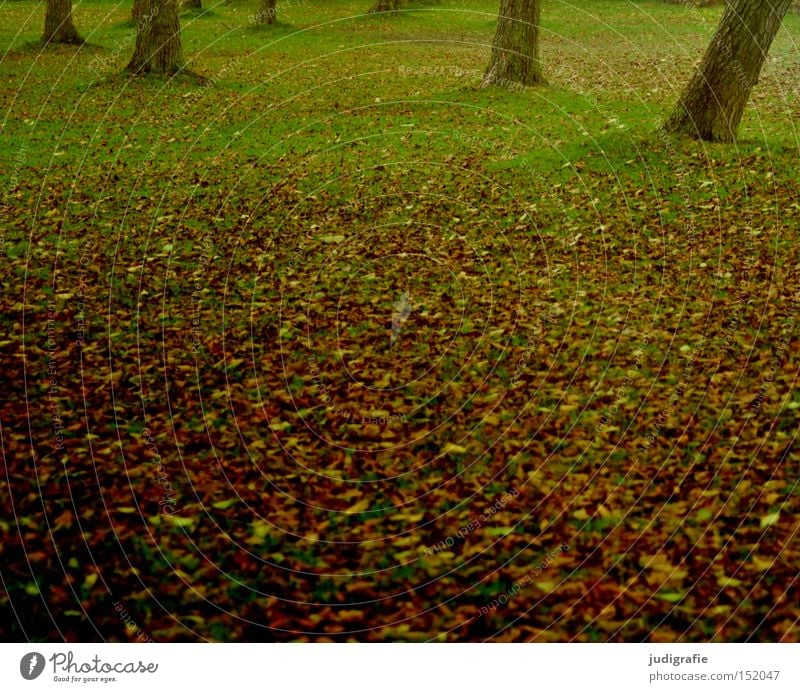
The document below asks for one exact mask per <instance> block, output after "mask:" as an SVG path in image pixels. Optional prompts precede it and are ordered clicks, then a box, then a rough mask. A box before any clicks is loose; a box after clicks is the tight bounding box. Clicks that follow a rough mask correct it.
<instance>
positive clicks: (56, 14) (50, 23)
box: [42, 0, 83, 43]
mask: <svg viewBox="0 0 800 692" xmlns="http://www.w3.org/2000/svg"><path fill="white" fill-rule="evenodd" d="M42 42H43V43H83V39H82V38H81V37H80V34H78V30H77V29H76V28H75V25H74V24H73V23H72V0H47V12H46V14H45V17H44V35H43V36H42Z"/></svg>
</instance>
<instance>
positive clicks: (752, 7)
mask: <svg viewBox="0 0 800 692" xmlns="http://www.w3.org/2000/svg"><path fill="white" fill-rule="evenodd" d="M791 4H792V0H730V2H729V4H728V6H727V8H726V9H725V13H724V14H723V16H722V21H721V22H720V24H719V27H718V28H717V33H716V34H715V36H714V38H713V39H712V40H711V43H710V45H709V46H708V49H707V50H706V54H705V56H704V57H703V61H702V63H701V64H700V67H699V68H698V69H697V71H696V72H695V74H694V76H693V77H692V79H691V80H690V81H689V84H688V86H687V87H686V89H685V90H684V92H683V94H682V95H681V98H680V100H679V101H678V103H677V105H676V106H675V109H674V110H673V111H672V114H671V115H670V117H669V118H668V119H667V122H666V123H665V124H664V128H665V129H666V130H667V131H668V132H675V133H682V134H687V135H691V136H692V137H696V138H699V139H705V140H709V141H717V142H731V141H733V140H734V139H735V137H736V131H737V130H738V129H739V123H740V121H741V119H742V114H743V113H744V109H745V106H746V105H747V100H748V99H749V97H750V91H751V89H752V88H753V86H754V85H755V84H756V82H758V76H759V74H760V73H761V67H762V66H763V64H764V60H765V59H766V57H767V53H768V52H769V48H770V46H771V45H772V41H773V39H774V38H775V34H777V33H778V29H779V28H780V26H781V21H782V20H783V17H784V16H785V15H786V12H787V11H788V9H789V7H790V6H791Z"/></svg>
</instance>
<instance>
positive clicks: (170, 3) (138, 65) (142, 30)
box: [128, 0, 183, 73]
mask: <svg viewBox="0 0 800 692" xmlns="http://www.w3.org/2000/svg"><path fill="white" fill-rule="evenodd" d="M139 11H140V15H139V16H138V17H137V29H136V47H135V48H134V50H133V57H132V58H131V61H130V62H129V63H128V70H130V71H131V72H135V73H139V72H176V71H177V70H179V69H181V68H182V67H183V48H182V47H181V26H180V22H179V21H178V0H141V5H140V10H139Z"/></svg>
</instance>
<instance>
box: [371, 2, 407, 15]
mask: <svg viewBox="0 0 800 692" xmlns="http://www.w3.org/2000/svg"><path fill="white" fill-rule="evenodd" d="M399 6H400V0H375V4H374V5H373V6H372V9H371V10H370V12H393V11H394V10H396V9H397V8H398V7H399Z"/></svg>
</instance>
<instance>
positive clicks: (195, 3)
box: [183, 0, 203, 10]
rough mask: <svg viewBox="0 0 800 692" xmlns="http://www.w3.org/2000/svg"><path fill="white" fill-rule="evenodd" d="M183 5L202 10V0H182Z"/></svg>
mask: <svg viewBox="0 0 800 692" xmlns="http://www.w3.org/2000/svg"><path fill="white" fill-rule="evenodd" d="M183 6H184V7H186V8H187V9H190V10H202V9H203V2H202V0H184V2H183Z"/></svg>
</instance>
